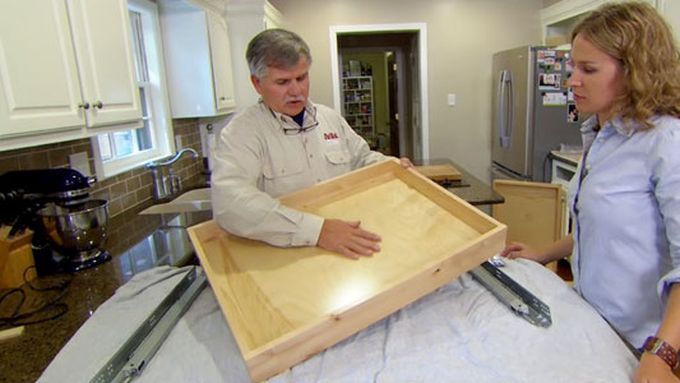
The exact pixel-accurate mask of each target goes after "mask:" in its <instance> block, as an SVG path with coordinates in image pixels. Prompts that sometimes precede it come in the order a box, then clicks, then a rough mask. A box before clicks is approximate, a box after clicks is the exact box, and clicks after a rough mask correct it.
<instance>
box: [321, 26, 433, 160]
mask: <svg viewBox="0 0 680 383" xmlns="http://www.w3.org/2000/svg"><path fill="white" fill-rule="evenodd" d="M360 32H416V33H417V34H418V60H419V65H418V67H419V68H418V72H419V82H420V87H419V89H420V94H419V96H420V97H419V98H420V113H419V114H420V118H421V121H420V132H419V133H420V134H419V136H420V154H421V157H422V158H423V159H428V158H430V133H429V114H428V112H427V110H428V99H427V25H426V24H425V23H400V24H356V25H331V26H330V27H329V40H330V44H329V45H330V49H331V77H332V81H333V107H334V108H335V110H342V109H341V108H342V106H341V102H340V100H341V98H342V94H341V93H340V66H339V57H338V35H339V34H345V33H360Z"/></svg>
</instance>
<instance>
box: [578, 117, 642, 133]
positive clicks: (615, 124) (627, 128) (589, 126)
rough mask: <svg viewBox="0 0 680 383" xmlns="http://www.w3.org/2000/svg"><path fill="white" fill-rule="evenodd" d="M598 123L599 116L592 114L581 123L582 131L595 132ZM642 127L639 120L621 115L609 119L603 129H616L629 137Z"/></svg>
mask: <svg viewBox="0 0 680 383" xmlns="http://www.w3.org/2000/svg"><path fill="white" fill-rule="evenodd" d="M598 123H599V122H598V121H597V116H591V117H590V118H588V119H587V120H586V121H585V122H584V123H583V124H582V125H581V133H582V134H588V133H591V132H593V131H594V128H595V127H596V126H597V125H598ZM640 128H641V126H640V123H638V122H637V121H634V120H624V119H622V118H621V117H616V118H613V119H611V120H609V121H607V122H606V123H605V124H604V126H602V127H601V129H602V130H604V129H614V130H615V131H616V132H617V133H619V134H621V135H623V136H627V137H630V136H632V135H633V133H635V132H636V131H638V130H640Z"/></svg>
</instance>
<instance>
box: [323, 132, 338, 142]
mask: <svg viewBox="0 0 680 383" xmlns="http://www.w3.org/2000/svg"><path fill="white" fill-rule="evenodd" d="M339 138H340V137H338V134H337V133H335V132H330V133H324V134H323V139H324V140H326V141H328V140H337V139H339Z"/></svg>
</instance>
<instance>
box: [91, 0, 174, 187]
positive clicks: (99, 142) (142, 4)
mask: <svg viewBox="0 0 680 383" xmlns="http://www.w3.org/2000/svg"><path fill="white" fill-rule="evenodd" d="M128 8H129V12H130V30H131V33H130V34H131V39H132V47H133V50H134V52H133V58H134V66H135V73H136V76H137V86H138V89H139V98H140V103H141V108H142V122H143V125H142V127H141V128H137V129H130V130H123V131H117V132H112V133H107V134H100V135H98V136H97V137H95V138H93V140H92V143H93V148H94V152H95V158H96V160H95V164H96V168H97V174H98V175H100V177H101V178H107V177H111V176H113V175H116V174H118V173H122V172H124V171H126V170H129V169H132V168H135V167H139V166H141V165H142V164H144V163H146V162H149V161H151V160H155V159H158V158H162V157H165V156H168V155H169V154H171V151H172V150H173V148H172V141H171V129H170V126H171V119H170V113H169V106H168V101H167V94H166V86H165V83H164V80H163V79H164V74H163V72H162V70H163V69H162V68H163V62H162V52H161V42H160V36H161V35H160V28H159V21H158V7H157V5H156V4H154V3H152V2H151V1H149V0H130V1H129V5H128ZM102 175H103V177H102Z"/></svg>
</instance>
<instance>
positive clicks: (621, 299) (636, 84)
mask: <svg viewBox="0 0 680 383" xmlns="http://www.w3.org/2000/svg"><path fill="white" fill-rule="evenodd" d="M571 55H572V56H571V60H572V66H573V68H574V69H573V73H572V75H571V77H570V78H569V86H570V87H572V88H573V92H574V99H575V102H576V107H577V109H578V111H579V114H581V115H587V116H590V117H589V118H588V119H587V120H586V121H585V122H584V123H583V125H582V127H581V133H582V136H583V146H584V152H583V157H582V160H581V163H580V164H579V167H578V170H577V175H576V176H575V177H574V179H573V180H572V182H571V185H570V197H569V198H570V199H569V204H570V208H571V213H572V216H573V218H574V222H575V228H574V232H573V235H571V236H569V237H567V238H565V239H563V240H561V241H558V242H557V243H555V244H553V246H551V247H550V248H548V249H542V250H540V251H539V250H535V249H531V248H529V247H528V246H526V245H524V244H519V243H513V244H510V245H509V246H508V247H507V248H506V249H505V250H504V251H503V253H502V254H501V255H504V256H507V257H509V258H516V257H523V258H529V259H533V260H536V261H538V262H541V263H548V262H551V261H554V260H557V259H560V258H563V257H566V256H568V255H570V254H572V260H571V263H572V270H573V274H574V280H575V286H576V289H577V291H578V292H579V294H581V295H582V296H583V297H584V298H585V299H586V300H587V301H588V302H589V303H591V304H592V305H593V306H594V307H595V308H596V309H597V310H598V311H599V312H600V314H601V315H602V316H603V317H604V318H605V319H606V320H607V321H608V322H609V323H610V324H611V325H612V326H613V327H614V328H615V329H616V330H617V331H618V332H619V334H620V335H621V336H622V337H624V338H625V339H626V340H627V341H628V342H629V343H631V344H632V345H634V346H635V347H639V348H641V347H643V346H646V347H647V348H648V349H649V351H646V352H644V353H643V354H642V357H641V359H640V365H639V367H638V370H637V371H636V373H635V382H662V381H669V382H678V381H680V380H678V379H677V378H675V377H674V375H673V373H672V368H671V365H673V367H677V364H676V363H677V360H678V354H677V351H678V349H680V283H678V282H680V154H679V153H680V119H679V117H680V55H679V54H678V51H677V48H676V47H675V45H674V41H673V35H672V33H671V31H670V30H669V28H668V26H667V25H666V24H665V22H664V21H663V19H662V18H661V17H660V16H659V14H658V13H657V12H656V11H655V10H654V8H652V7H651V6H649V5H647V4H644V3H622V4H607V5H604V6H602V7H600V8H599V9H597V10H596V11H594V12H592V13H591V14H590V15H589V16H588V17H587V18H586V19H584V20H583V21H581V22H580V23H579V24H578V25H577V26H576V27H575V29H574V31H573V33H572V52H571Z"/></svg>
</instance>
